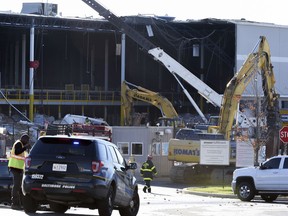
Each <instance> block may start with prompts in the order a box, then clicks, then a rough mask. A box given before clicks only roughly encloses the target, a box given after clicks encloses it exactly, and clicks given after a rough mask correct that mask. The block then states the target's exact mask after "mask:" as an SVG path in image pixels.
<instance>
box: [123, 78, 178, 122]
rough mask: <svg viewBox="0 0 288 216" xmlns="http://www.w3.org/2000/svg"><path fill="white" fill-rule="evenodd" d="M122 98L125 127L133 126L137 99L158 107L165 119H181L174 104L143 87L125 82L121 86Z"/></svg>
mask: <svg viewBox="0 0 288 216" xmlns="http://www.w3.org/2000/svg"><path fill="white" fill-rule="evenodd" d="M128 85H130V86H133V87H134V89H131V88H129V86H128ZM121 97H122V101H123V104H122V106H123V110H124V119H125V120H124V124H125V125H131V124H132V106H133V100H135V99H136V100H141V101H144V102H146V103H150V104H151V105H153V106H155V107H157V108H158V109H159V110H160V111H161V113H162V116H163V117H165V118H171V119H176V118H179V116H178V113H177V112H176V110H175V109H174V107H173V105H172V103H171V102H170V101H169V100H168V99H167V98H166V97H163V96H162V95H160V94H159V93H157V92H153V91H150V90H148V89H146V88H143V87H141V86H136V85H133V84H132V83H129V82H127V81H123V82H122V86H121Z"/></svg>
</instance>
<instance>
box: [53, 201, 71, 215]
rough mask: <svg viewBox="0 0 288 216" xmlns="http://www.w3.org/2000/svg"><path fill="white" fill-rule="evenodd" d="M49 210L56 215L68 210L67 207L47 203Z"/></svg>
mask: <svg viewBox="0 0 288 216" xmlns="http://www.w3.org/2000/svg"><path fill="white" fill-rule="evenodd" d="M49 206H50V209H51V210H52V211H54V212H56V213H60V214H63V213H65V212H66V211H67V210H68V206H65V205H62V204H59V203H53V202H52V203H49Z"/></svg>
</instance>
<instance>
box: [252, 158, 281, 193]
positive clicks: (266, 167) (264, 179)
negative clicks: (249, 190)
mask: <svg viewBox="0 0 288 216" xmlns="http://www.w3.org/2000/svg"><path fill="white" fill-rule="evenodd" d="M280 162H281V158H272V159H271V160H268V161H266V162H265V163H263V164H262V165H261V166H260V167H259V168H257V172H256V176H255V178H256V181H255V182H256V183H257V185H256V188H257V189H258V190H267V189H269V190H281V189H282V188H281V187H282V186H281V185H280V184H278V182H279V176H280V173H281V170H280V169H279V167H280ZM276 182H277V183H276Z"/></svg>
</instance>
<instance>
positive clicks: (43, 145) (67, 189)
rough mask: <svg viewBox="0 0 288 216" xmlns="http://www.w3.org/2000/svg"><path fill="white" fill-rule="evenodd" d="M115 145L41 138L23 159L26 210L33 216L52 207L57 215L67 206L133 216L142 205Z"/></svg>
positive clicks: (94, 140)
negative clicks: (42, 208) (116, 210)
mask: <svg viewBox="0 0 288 216" xmlns="http://www.w3.org/2000/svg"><path fill="white" fill-rule="evenodd" d="M136 168H137V164H136V163H130V164H129V165H128V164H127V163H126V161H125V159H124V158H123V157H122V155H121V153H120V152H119V151H118V148H117V146H116V145H114V144H113V143H111V142H108V141H105V140H103V139H99V138H95V137H91V136H82V137H81V136H65V135H56V136H43V137H40V138H39V139H38V140H37V141H36V143H35V144H34V145H33V147H32V149H31V151H30V153H29V156H28V157H27V158H26V160H25V173H24V178H23V193H24V198H23V207H24V210H25V212H26V213H35V212H36V211H37V210H38V206H39V205H43V204H49V206H50V209H51V210H52V211H54V212H57V213H64V212H66V211H67V210H68V209H69V207H72V206H73V207H86V208H89V209H98V212H99V215H100V216H104V215H105V216H107V215H111V214H112V211H113V209H118V210H119V213H120V215H122V216H124V215H125V216H135V215H137V213H138V210H139V206H140V201H139V195H138V186H137V184H136V179H135V177H134V175H133V173H132V172H131V170H133V169H136Z"/></svg>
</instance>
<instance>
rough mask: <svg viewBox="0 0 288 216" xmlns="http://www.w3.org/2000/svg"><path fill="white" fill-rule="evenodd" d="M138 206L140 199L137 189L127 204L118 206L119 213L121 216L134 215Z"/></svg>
mask: <svg viewBox="0 0 288 216" xmlns="http://www.w3.org/2000/svg"><path fill="white" fill-rule="evenodd" d="M139 206H140V199H139V194H138V192H137V190H135V191H134V195H133V198H132V200H131V201H130V204H129V206H127V207H124V208H120V209H119V213H120V215H121V216H136V215H137V213H138V210H139Z"/></svg>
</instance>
